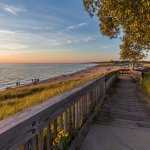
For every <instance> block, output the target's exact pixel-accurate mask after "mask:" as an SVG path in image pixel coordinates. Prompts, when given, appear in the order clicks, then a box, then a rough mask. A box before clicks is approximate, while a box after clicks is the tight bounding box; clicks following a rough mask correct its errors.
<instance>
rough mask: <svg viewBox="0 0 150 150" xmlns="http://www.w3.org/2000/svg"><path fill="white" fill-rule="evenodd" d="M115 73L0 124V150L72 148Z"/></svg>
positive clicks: (102, 99) (77, 141)
mask: <svg viewBox="0 0 150 150" xmlns="http://www.w3.org/2000/svg"><path fill="white" fill-rule="evenodd" d="M118 74H119V71H114V72H111V73H108V74H107V75H103V76H101V77H98V78H96V79H93V80H91V81H89V82H87V83H85V84H83V85H80V86H78V87H76V88H74V89H72V90H70V91H68V92H65V93H63V94H60V95H58V96H56V97H54V98H51V99H50V100H47V101H45V102H43V103H40V104H38V105H35V106H33V107H31V108H29V109H26V110H24V111H22V112H20V113H17V114H15V115H13V116H11V117H9V118H7V119H5V120H3V121H1V122H0V150H52V149H55V150H57V149H60V150H62V149H76V148H77V146H78V145H79V143H80V140H81V139H82V138H83V136H84V135H85V134H86V132H87V129H88V127H89V126H90V124H91V123H92V121H93V118H94V117H95V116H96V115H97V113H98V110H99V109H100V106H101V105H102V103H103V101H104V99H105V96H106V92H107V91H108V90H109V89H110V87H111V85H112V83H113V82H114V80H115V79H116V78H117V77H118Z"/></svg>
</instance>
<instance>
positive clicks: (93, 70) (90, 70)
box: [0, 64, 121, 92]
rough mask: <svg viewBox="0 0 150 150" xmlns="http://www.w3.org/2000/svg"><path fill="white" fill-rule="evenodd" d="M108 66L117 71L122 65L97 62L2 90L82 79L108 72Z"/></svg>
mask: <svg viewBox="0 0 150 150" xmlns="http://www.w3.org/2000/svg"><path fill="white" fill-rule="evenodd" d="M108 68H110V71H115V70H118V69H120V68H121V66H100V65H98V64H97V65H95V66H92V67H87V68H85V69H82V70H79V71H76V72H73V73H68V74H63V75H59V76H56V77H52V78H48V79H44V80H40V81H39V82H37V84H33V83H32V82H31V83H28V84H24V85H20V86H19V87H11V88H10V89H3V90H0V91H1V92H2V91H6V90H14V89H19V88H24V87H28V86H34V85H42V84H48V83H54V82H61V81H65V80H73V79H81V78H84V77H89V76H92V75H96V74H100V73H107V72H108Z"/></svg>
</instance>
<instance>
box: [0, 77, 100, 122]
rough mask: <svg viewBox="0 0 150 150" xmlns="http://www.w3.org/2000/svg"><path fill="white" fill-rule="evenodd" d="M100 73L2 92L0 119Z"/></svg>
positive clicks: (0, 96)
mask: <svg viewBox="0 0 150 150" xmlns="http://www.w3.org/2000/svg"><path fill="white" fill-rule="evenodd" d="M99 75H100V74H98V75H94V76H91V77H85V78H82V79H74V80H65V81H62V82H56V83H49V84H43V85H35V86H30V87H25V88H20V89H16V90H9V91H3V92H0V120H2V119H4V118H6V117H8V116H10V115H12V114H15V113H17V112H19V111H22V110H24V109H26V108H28V107H31V106H33V105H35V104H38V103H40V102H43V101H45V100H47V99H48V98H51V97H53V96H56V95H58V94H60V93H63V92H65V91H67V90H70V89H72V88H74V87H75V86H78V85H80V84H82V83H85V82H87V81H88V80H91V79H93V78H96V77H97V76H99Z"/></svg>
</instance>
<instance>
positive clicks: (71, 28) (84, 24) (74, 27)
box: [65, 22, 87, 31]
mask: <svg viewBox="0 0 150 150" xmlns="http://www.w3.org/2000/svg"><path fill="white" fill-rule="evenodd" d="M86 25H87V23H85V22H84V23H79V24H77V25H74V26H69V27H67V28H66V29H65V30H66V31H69V30H74V29H77V28H80V27H83V26H86Z"/></svg>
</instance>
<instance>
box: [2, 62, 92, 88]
mask: <svg viewBox="0 0 150 150" xmlns="http://www.w3.org/2000/svg"><path fill="white" fill-rule="evenodd" d="M93 65H94V64H0V89H3V88H6V87H8V86H14V85H15V82H17V81H20V83H21V84H26V83H30V82H31V81H32V79H34V78H39V79H40V80H44V79H48V78H52V77H55V76H59V75H63V74H68V73H72V72H76V71H79V70H81V69H85V68H87V67H91V66H93Z"/></svg>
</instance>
